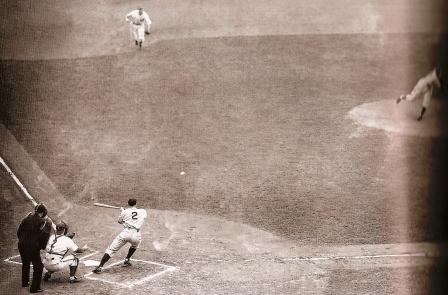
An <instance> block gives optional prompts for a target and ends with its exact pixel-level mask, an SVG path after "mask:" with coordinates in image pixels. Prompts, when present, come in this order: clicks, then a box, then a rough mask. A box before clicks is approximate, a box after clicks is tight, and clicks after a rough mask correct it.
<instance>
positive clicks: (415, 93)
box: [404, 69, 440, 108]
mask: <svg viewBox="0 0 448 295" xmlns="http://www.w3.org/2000/svg"><path fill="white" fill-rule="evenodd" d="M434 86H437V87H440V81H439V78H438V77H437V74H436V69H433V70H432V71H431V72H430V73H429V74H427V75H426V76H424V77H423V78H421V79H420V80H418V82H417V84H416V85H415V87H414V89H413V90H412V92H411V93H410V94H407V95H406V96H405V98H404V99H405V100H407V101H413V100H414V99H416V98H417V97H419V96H420V95H423V104H422V106H423V107H425V108H428V106H429V102H430V100H431V96H432V90H433V89H434Z"/></svg>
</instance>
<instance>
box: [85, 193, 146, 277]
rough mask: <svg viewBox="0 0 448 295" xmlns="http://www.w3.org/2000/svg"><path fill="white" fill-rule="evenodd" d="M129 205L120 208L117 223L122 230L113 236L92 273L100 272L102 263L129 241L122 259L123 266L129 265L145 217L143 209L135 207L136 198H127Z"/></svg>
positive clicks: (138, 243)
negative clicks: (127, 248) (126, 251)
mask: <svg viewBox="0 0 448 295" xmlns="http://www.w3.org/2000/svg"><path fill="white" fill-rule="evenodd" d="M128 205H129V207H127V208H126V209H123V208H122V209H121V214H120V216H119V217H118V223H120V224H122V225H123V226H124V229H123V231H122V232H121V233H120V234H119V235H118V236H116V237H115V239H114V240H113V241H112V243H111V244H110V246H109V247H108V248H107V250H106V253H104V255H103V258H101V262H100V265H99V266H98V267H97V268H95V269H94V270H93V272H94V273H100V272H102V270H103V266H104V264H105V263H106V262H107V261H108V260H109V259H110V258H111V257H112V256H113V255H114V254H115V253H117V251H118V250H120V249H121V248H122V247H123V246H124V245H125V244H126V243H130V244H131V247H130V248H129V251H128V255H127V256H126V258H125V260H124V266H131V262H130V259H131V256H132V254H134V252H135V251H136V250H137V248H138V246H139V245H140V242H141V240H142V235H141V232H140V229H141V227H142V225H143V223H144V222H145V219H146V217H147V214H146V210H145V209H139V208H137V207H136V205H137V200H136V199H129V201H128Z"/></svg>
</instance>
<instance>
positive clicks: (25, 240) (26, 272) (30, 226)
mask: <svg viewBox="0 0 448 295" xmlns="http://www.w3.org/2000/svg"><path fill="white" fill-rule="evenodd" d="M51 228H52V227H51V221H50V220H49V218H48V217H47V208H46V207H45V205H44V204H38V205H37V206H36V207H35V210H34V213H31V212H30V213H29V214H28V215H27V216H26V217H25V218H24V219H23V220H22V222H21V223H20V225H19V229H18V230H17V237H18V238H19V245H18V248H19V253H20V258H21V259H22V287H28V286H29V280H30V263H32V264H33V281H32V283H31V287H30V293H40V292H42V289H41V288H40V283H41V280H42V272H43V264H42V260H41V258H40V250H41V249H45V246H46V245H47V242H48V239H49V237H50V234H51Z"/></svg>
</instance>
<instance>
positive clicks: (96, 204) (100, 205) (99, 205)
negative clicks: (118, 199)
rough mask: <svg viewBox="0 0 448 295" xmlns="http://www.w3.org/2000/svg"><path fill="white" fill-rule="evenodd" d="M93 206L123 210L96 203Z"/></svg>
mask: <svg viewBox="0 0 448 295" xmlns="http://www.w3.org/2000/svg"><path fill="white" fill-rule="evenodd" d="M93 205H95V206H98V207H105V208H112V209H121V207H117V206H112V205H107V204H103V203H94V204H93Z"/></svg>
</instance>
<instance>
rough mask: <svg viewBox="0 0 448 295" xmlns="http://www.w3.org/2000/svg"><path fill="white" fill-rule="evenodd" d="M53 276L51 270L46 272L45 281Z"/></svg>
mask: <svg viewBox="0 0 448 295" xmlns="http://www.w3.org/2000/svg"><path fill="white" fill-rule="evenodd" d="M50 278H51V273H50V272H46V273H45V274H44V278H43V280H44V281H45V282H48V280H49V279H50Z"/></svg>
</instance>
